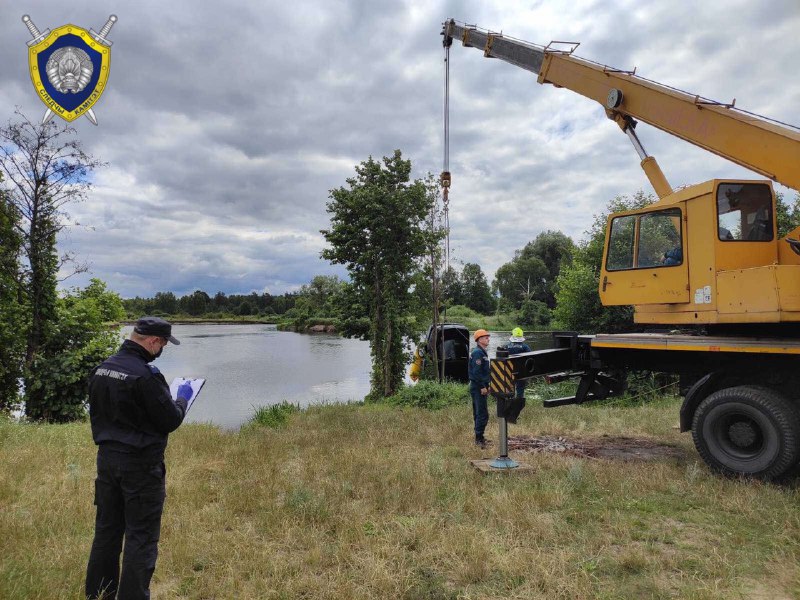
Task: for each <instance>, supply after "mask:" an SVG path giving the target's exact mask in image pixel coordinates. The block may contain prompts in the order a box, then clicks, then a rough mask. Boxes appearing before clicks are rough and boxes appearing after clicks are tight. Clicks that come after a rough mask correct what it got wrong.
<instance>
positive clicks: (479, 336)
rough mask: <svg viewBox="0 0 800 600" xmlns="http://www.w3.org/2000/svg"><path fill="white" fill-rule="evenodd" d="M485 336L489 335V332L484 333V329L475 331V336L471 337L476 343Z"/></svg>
mask: <svg viewBox="0 0 800 600" xmlns="http://www.w3.org/2000/svg"><path fill="white" fill-rule="evenodd" d="M485 335H489V332H488V331H486V330H485V329H478V331H476V332H475V335H473V336H472V337H473V338H475V341H476V342H477V341H478V338H482V337H483V336H485Z"/></svg>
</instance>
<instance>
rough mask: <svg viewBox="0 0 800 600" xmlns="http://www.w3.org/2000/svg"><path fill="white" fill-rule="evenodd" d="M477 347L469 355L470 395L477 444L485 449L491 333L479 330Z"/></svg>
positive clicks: (475, 336)
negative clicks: (484, 434) (488, 350)
mask: <svg viewBox="0 0 800 600" xmlns="http://www.w3.org/2000/svg"><path fill="white" fill-rule="evenodd" d="M473 337H474V338H475V342H476V343H477V344H478V345H477V347H476V348H475V349H474V350H473V351H472V352H470V355H469V395H470V396H471V397H472V419H473V421H474V422H475V444H476V445H478V446H480V447H481V448H485V447H486V445H487V444H488V441H487V440H486V438H485V437H483V432H484V431H485V430H486V424H487V423H488V422H489V409H488V408H487V405H486V399H487V397H488V396H489V381H490V379H489V354H488V353H487V352H486V349H487V348H488V347H489V332H488V331H486V330H485V329H478V330H477V331H476V332H475V334H474V336H473Z"/></svg>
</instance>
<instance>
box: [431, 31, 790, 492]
mask: <svg viewBox="0 0 800 600" xmlns="http://www.w3.org/2000/svg"><path fill="white" fill-rule="evenodd" d="M442 35H443V36H444V45H445V47H447V48H449V47H450V46H451V44H452V42H453V40H458V41H460V42H462V44H463V45H464V46H466V47H474V48H478V49H479V50H482V51H483V53H484V56H486V57H490V58H499V59H501V60H503V61H505V62H508V63H510V64H512V65H515V66H517V67H520V68H522V69H525V70H527V71H530V72H532V73H534V74H536V75H537V76H538V79H537V81H538V82H539V83H541V84H548V83H549V84H552V85H554V86H555V87H560V88H565V89H568V90H571V91H573V92H576V93H578V94H581V95H583V96H585V97H587V98H590V99H592V100H595V101H597V102H598V103H600V104H601V105H602V107H603V108H604V110H605V114H606V116H607V117H608V118H609V119H611V120H612V121H614V122H615V123H616V124H617V125H618V126H619V128H620V129H621V130H622V131H623V132H624V133H625V134H626V135H627V136H628V138H629V139H630V141H631V142H632V143H633V146H634V148H635V149H636V151H637V152H638V154H639V157H640V159H641V166H642V169H643V170H644V172H645V174H646V175H647V178H648V179H649V181H650V183H651V184H652V186H653V189H654V190H655V192H656V194H657V195H658V200H657V201H656V202H654V203H653V204H651V205H649V206H647V207H645V208H643V209H640V210H635V211H628V212H624V213H617V214H613V215H611V216H610V217H609V219H608V224H607V229H606V242H605V248H604V255H603V263H602V271H601V273H600V289H599V294H600V299H601V301H602V303H603V304H604V305H633V306H634V310H635V312H634V320H635V322H636V323H640V324H642V325H643V326H648V327H655V326H667V327H668V328H670V329H674V328H676V327H680V328H682V329H694V331H693V332H692V333H690V334H686V333H684V334H674V333H640V334H616V335H608V334H606V335H603V334H598V335H577V334H574V333H556V334H554V344H555V348H553V349H551V350H542V351H535V352H532V353H528V354H520V355H516V356H513V357H507V356H504V355H503V353H502V352H500V351H499V352H498V356H497V357H496V358H495V359H494V360H493V361H492V377H493V387H492V391H493V394H494V395H495V396H496V397H498V400H499V402H498V411H499V412H502V411H503V400H504V399H505V398H506V397H507V395H508V394H510V393H513V392H512V390H513V381H514V380H516V379H525V378H529V377H534V376H539V375H549V376H550V378H551V379H560V378H566V377H578V378H580V381H579V385H578V390H577V393H576V395H575V396H574V397H569V398H560V399H557V400H552V401H547V402H545V405H546V406H559V405H562V404H573V403H581V402H585V401H588V400H592V399H599V398H605V397H607V396H609V395H613V394H616V393H619V392H620V391H621V389H622V386H623V383H622V381H621V379H619V378H618V377H616V376H615V374H616V373H619V372H623V371H624V370H628V369H648V370H655V371H662V372H670V373H676V374H678V375H680V379H681V389H682V392H683V393H684V395H685V398H684V403H683V406H682V408H681V430H682V431H688V430H690V429H691V431H692V435H693V439H694V442H695V445H696V447H697V449H698V451H699V452H700V454H701V456H702V457H703V459H704V460H705V461H706V462H707V463H708V464H709V465H710V466H711V467H712V468H713V469H715V470H717V471H720V472H723V473H726V474H746V475H751V476H757V477H763V478H776V477H780V476H782V475H784V474H786V473H787V472H788V471H790V470H791V469H792V468H793V467H795V465H797V464H798V462H800V391H798V390H800V385H799V384H800V368H798V367H800V356H798V355H800V325H798V324H800V242H799V241H797V240H796V239H795V238H796V237H797V236H798V234H800V227H798V228H797V229H795V230H794V231H792V232H790V234H789V235H788V236H787V237H786V238H783V239H778V236H777V223H776V204H775V202H776V201H775V193H774V191H773V188H772V181H777V182H779V183H781V184H783V185H785V186H787V187H790V188H792V189H795V190H800V130H798V129H797V128H795V127H793V126H791V125H786V124H783V123H779V122H776V121H771V120H769V119H766V118H764V117H760V116H758V115H754V114H752V113H748V112H746V111H743V110H740V109H737V108H736V107H735V106H734V104H735V101H734V102H732V103H730V104H723V103H719V102H715V101H712V100H708V99H706V98H703V97H701V96H698V95H693V94H689V93H686V92H683V91H680V90H677V89H675V88H671V87H668V86H665V85H662V84H659V83H656V82H654V81H650V80H647V79H645V78H643V77H640V76H637V75H636V73H635V70H634V71H623V70H619V69H615V68H612V67H608V66H605V65H601V64H598V63H595V62H592V61H589V60H586V59H583V58H578V57H577V56H575V55H574V53H573V52H574V50H575V48H576V47H577V44H568V45H566V46H565V45H564V44H563V43H560V42H551V44H549V45H548V46H545V47H542V46H538V45H535V44H530V43H528V42H523V41H520V40H516V39H513V38H509V37H505V36H503V35H502V34H499V33H492V32H489V31H485V30H482V29H479V28H477V27H474V26H469V25H466V24H463V23H459V22H456V21H455V20H452V19H451V20H448V21H446V22H445V23H444V24H443V31H442ZM564 48H566V49H564ZM639 121H641V122H644V123H647V124H649V125H652V126H654V127H656V128H658V129H661V130H662V131H666V132H667V133H669V134H671V135H674V136H677V137H679V138H681V139H683V140H686V141H687V142H690V143H692V144H694V145H696V146H699V147H701V148H704V149H706V150H708V151H710V152H713V153H714V154H717V155H719V156H722V157H724V158H727V159H728V160H730V161H732V162H734V163H736V164H738V165H741V166H743V167H746V168H748V169H750V170H752V171H755V172H757V173H759V174H761V175H763V176H764V177H766V178H768V179H764V180H750V181H745V180H740V179H713V180H711V181H707V182H704V183H699V184H696V185H692V186H689V187H685V188H683V189H680V190H677V191H676V190H673V188H672V187H671V186H670V184H669V182H668V181H667V178H666V177H665V176H664V174H663V172H662V171H661V169H660V167H659V166H658V163H657V162H656V160H655V158H653V157H652V156H649V155H648V154H647V152H646V151H645V149H644V147H643V145H642V144H641V142H640V140H639V138H638V136H637V134H636V125H637V123H638V122H639ZM499 416H501V417H502V414H500V415H499Z"/></svg>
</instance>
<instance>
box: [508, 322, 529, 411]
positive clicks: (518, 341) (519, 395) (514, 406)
mask: <svg viewBox="0 0 800 600" xmlns="http://www.w3.org/2000/svg"><path fill="white" fill-rule="evenodd" d="M506 349H507V350H508V355H509V356H513V355H514V354H522V353H523V352H531V347H530V346H528V344H526V343H525V332H523V331H522V328H521V327H514V329H513V330H512V331H511V337H509V338H508V345H507V346H506ZM523 408H525V382H524V381H518V382H517V384H516V394H515V396H514V400H513V401H512V402H511V403H510V405H509V407H508V409H507V410H506V421H508V422H509V423H516V422H517V417H519V413H521V412H522V409H523Z"/></svg>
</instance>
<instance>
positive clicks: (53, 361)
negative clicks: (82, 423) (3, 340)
mask: <svg viewBox="0 0 800 600" xmlns="http://www.w3.org/2000/svg"><path fill="white" fill-rule="evenodd" d="M122 317H124V309H123V306H122V300H121V299H120V297H119V296H118V295H117V294H116V293H114V292H109V291H108V290H107V289H106V286H105V284H104V283H103V282H102V281H100V280H99V279H92V280H91V283H90V285H89V286H87V287H86V288H84V289H83V290H80V289H73V290H71V291H70V292H68V293H66V294H64V296H63V297H61V298H58V300H57V303H56V318H55V319H54V320H53V322H52V323H51V329H52V331H51V335H50V336H49V337H48V339H47V342H46V343H45V345H44V346H43V347H42V349H41V351H40V352H39V353H38V354H37V355H36V357H35V359H34V361H33V363H32V365H31V371H32V373H34V375H35V376H34V377H33V378H32V379H31V380H30V381H27V382H26V411H25V412H26V415H27V416H28V417H29V418H31V419H34V420H45V421H48V422H55V423H64V422H67V421H74V420H79V419H82V418H85V415H86V401H87V396H86V390H87V388H88V383H89V375H90V373H91V370H92V369H93V368H94V367H96V366H97V365H98V364H100V363H101V362H102V361H103V360H104V359H105V358H106V357H108V356H109V355H110V354H112V353H113V352H114V350H115V349H116V347H117V346H118V344H119V342H120V334H119V330H118V328H117V327H114V326H110V325H109V324H110V323H114V322H116V321H118V320H119V319H121V318H122ZM28 386H30V389H28ZM31 398H35V399H36V400H37V402H36V404H35V405H34V406H30V407H29V406H27V403H28V402H30V400H31Z"/></svg>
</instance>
